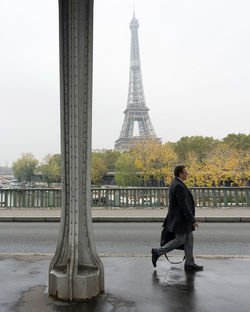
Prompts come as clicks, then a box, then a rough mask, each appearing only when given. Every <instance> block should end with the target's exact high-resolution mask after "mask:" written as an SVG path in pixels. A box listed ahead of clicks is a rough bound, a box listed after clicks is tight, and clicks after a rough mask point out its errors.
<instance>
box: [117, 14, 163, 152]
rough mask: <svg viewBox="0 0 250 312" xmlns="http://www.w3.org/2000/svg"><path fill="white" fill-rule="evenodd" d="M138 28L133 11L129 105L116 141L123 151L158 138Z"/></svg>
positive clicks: (119, 148)
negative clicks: (148, 99) (136, 132)
mask: <svg viewBox="0 0 250 312" xmlns="http://www.w3.org/2000/svg"><path fill="white" fill-rule="evenodd" d="M138 28H139V21H138V19H137V18H136V17H135V11H133V18H132V20H131V22H130V31H131V46H130V72H129V88H128V99H127V107H126V109H125V111H124V114H125V118H124V121H123V125H122V130H121V133H120V137H119V139H118V140H116V141H115V149H116V150H121V151H123V150H127V149H129V148H130V147H131V146H132V145H133V144H134V141H140V140H143V139H157V137H156V134H155V131H154V128H153V125H152V123H151V120H150V118H149V114H148V111H149V109H148V108H147V107H146V101H145V95H144V90H143V83H142V73H141V62H140V49H139V38H138ZM135 122H137V123H138V128H139V136H137V137H135V136H134V124H135ZM158 140H159V139H158Z"/></svg>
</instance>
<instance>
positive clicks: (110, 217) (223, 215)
mask: <svg viewBox="0 0 250 312" xmlns="http://www.w3.org/2000/svg"><path fill="white" fill-rule="evenodd" d="M166 213H167V210H166V209H159V208H158V209H157V208H154V209H150V208H143V209H141V208H137V209H129V208H127V209H119V208H117V209H111V208H108V209H98V208H93V209H92V215H93V222H163V220H164V218H165V216H166ZM60 214H61V211H60V209H32V208H29V209H0V222H22V221H23V222H29V221H30V222H59V221H60ZM196 216H197V219H198V221H199V222H250V208H197V209H196Z"/></svg>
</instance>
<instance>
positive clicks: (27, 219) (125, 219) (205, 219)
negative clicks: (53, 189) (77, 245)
mask: <svg viewBox="0 0 250 312" xmlns="http://www.w3.org/2000/svg"><path fill="white" fill-rule="evenodd" d="M196 219H197V221H198V222H201V223H203V222H222V223H223V222H250V217H249V216H243V217H235V216H217V217H216V216H214V217H211V216H209V217H197V218H196ZM92 220H93V222H123V223H124V222H164V220H165V217H154V216H131V217H129V216H100V217H97V216H95V217H93V218H92ZM0 222H60V217H56V216H50V217H46V216H37V217H34V216H25V217H21V216H17V217H11V216H3V217H0Z"/></svg>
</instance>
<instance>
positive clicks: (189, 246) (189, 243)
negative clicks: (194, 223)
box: [184, 232, 194, 265]
mask: <svg viewBox="0 0 250 312" xmlns="http://www.w3.org/2000/svg"><path fill="white" fill-rule="evenodd" d="M193 246H194V235H193V232H189V233H186V240H185V243H184V251H185V258H186V261H185V265H193V264H194V255H193Z"/></svg>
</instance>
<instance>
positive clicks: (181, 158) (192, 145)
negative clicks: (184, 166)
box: [173, 136, 219, 162]
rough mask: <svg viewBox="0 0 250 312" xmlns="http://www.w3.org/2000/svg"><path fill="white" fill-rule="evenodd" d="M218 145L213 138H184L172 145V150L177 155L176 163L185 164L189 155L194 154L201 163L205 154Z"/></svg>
mask: <svg viewBox="0 0 250 312" xmlns="http://www.w3.org/2000/svg"><path fill="white" fill-rule="evenodd" d="M218 143H219V141H218V140H215V139H214V138H213V137H202V136H191V137H187V136H186V137H182V138H181V139H180V140H179V141H177V142H176V143H174V144H173V148H174V150H175V152H176V153H177V155H178V162H185V161H186V159H187V157H188V155H189V154H196V155H197V158H198V159H199V161H202V159H203V158H204V157H205V155H206V153H207V152H208V151H211V150H212V149H213V148H215V147H216V146H217V144H218Z"/></svg>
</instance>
